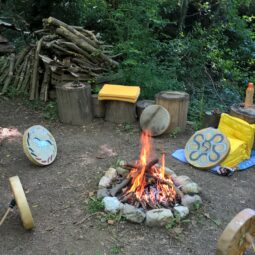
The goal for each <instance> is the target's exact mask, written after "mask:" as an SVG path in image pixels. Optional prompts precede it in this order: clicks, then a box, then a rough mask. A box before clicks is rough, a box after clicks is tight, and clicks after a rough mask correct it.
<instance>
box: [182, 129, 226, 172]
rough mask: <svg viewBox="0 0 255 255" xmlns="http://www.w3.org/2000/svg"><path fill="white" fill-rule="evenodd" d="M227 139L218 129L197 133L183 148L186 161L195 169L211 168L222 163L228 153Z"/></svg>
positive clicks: (203, 130)
mask: <svg viewBox="0 0 255 255" xmlns="http://www.w3.org/2000/svg"><path fill="white" fill-rule="evenodd" d="M229 149H230V144H229V141H228V139H227V137H226V136H225V135H224V134H223V133H222V132H221V131H219V130H218V129H214V128H205V129H202V130H199V131H197V132H196V133H195V134H194V135H192V136H191V138H190V139H189V140H188V142H187V143H186V146H185V156H186V159H187V161H188V162H189V163H190V164H191V165H193V166H194V167H197V168H204V169H206V168H211V167H214V166H216V165H218V164H219V163H220V162H221V161H223V160H224V159H225V158H226V156H227V155H228V153H229Z"/></svg>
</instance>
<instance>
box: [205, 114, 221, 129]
mask: <svg viewBox="0 0 255 255" xmlns="http://www.w3.org/2000/svg"><path fill="white" fill-rule="evenodd" d="M220 117H221V113H220V112H216V111H206V112H205V113H204V118H203V124H202V127H203V128H208V127H213V128H218V125H219V122H220Z"/></svg>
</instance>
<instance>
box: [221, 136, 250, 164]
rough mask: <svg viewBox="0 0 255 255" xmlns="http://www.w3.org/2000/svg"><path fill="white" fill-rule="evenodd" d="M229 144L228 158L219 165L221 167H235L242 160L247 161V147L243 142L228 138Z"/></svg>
mask: <svg viewBox="0 0 255 255" xmlns="http://www.w3.org/2000/svg"><path fill="white" fill-rule="evenodd" d="M228 140H229V143H230V151H229V153H228V156H227V157H226V158H225V159H224V160H223V161H222V162H221V163H220V165H221V166H225V167H235V166H237V165H238V164H239V163H241V162H242V161H243V160H245V159H247V156H246V149H247V145H246V143H245V142H244V141H241V140H238V139H235V138H230V137H228Z"/></svg>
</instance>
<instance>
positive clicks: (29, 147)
mask: <svg viewBox="0 0 255 255" xmlns="http://www.w3.org/2000/svg"><path fill="white" fill-rule="evenodd" d="M23 149H24V152H25V154H26V155H27V157H28V158H29V160H30V161H31V162H33V163H34V164H37V165H40V166H46V165H50V164H51V163H52V162H53V161H54V160H55V158H56V156H57V145H56V141H55V139H54V137H53V136H52V134H51V133H50V132H49V131H48V130H47V129H46V128H44V127H43V126H40V125H36V126H32V127H30V128H29V129H27V130H26V131H25V133H24V135H23Z"/></svg>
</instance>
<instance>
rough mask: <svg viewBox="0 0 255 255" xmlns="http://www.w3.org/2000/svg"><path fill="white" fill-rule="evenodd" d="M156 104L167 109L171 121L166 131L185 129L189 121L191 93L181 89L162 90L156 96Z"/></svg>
mask: <svg viewBox="0 0 255 255" xmlns="http://www.w3.org/2000/svg"><path fill="white" fill-rule="evenodd" d="M155 99H156V104H158V105H161V106H163V107H165V108H166V109H167V111H168V112H169V114H170V116H171V122H170V125H169V127H168V129H167V130H166V132H165V133H169V132H171V131H173V130H175V129H176V128H180V131H184V130H185V127H186V122H187V115H188V105H189V95H188V94H187V93H185V92H181V91H162V92H160V93H158V94H157V95H156V96H155Z"/></svg>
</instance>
